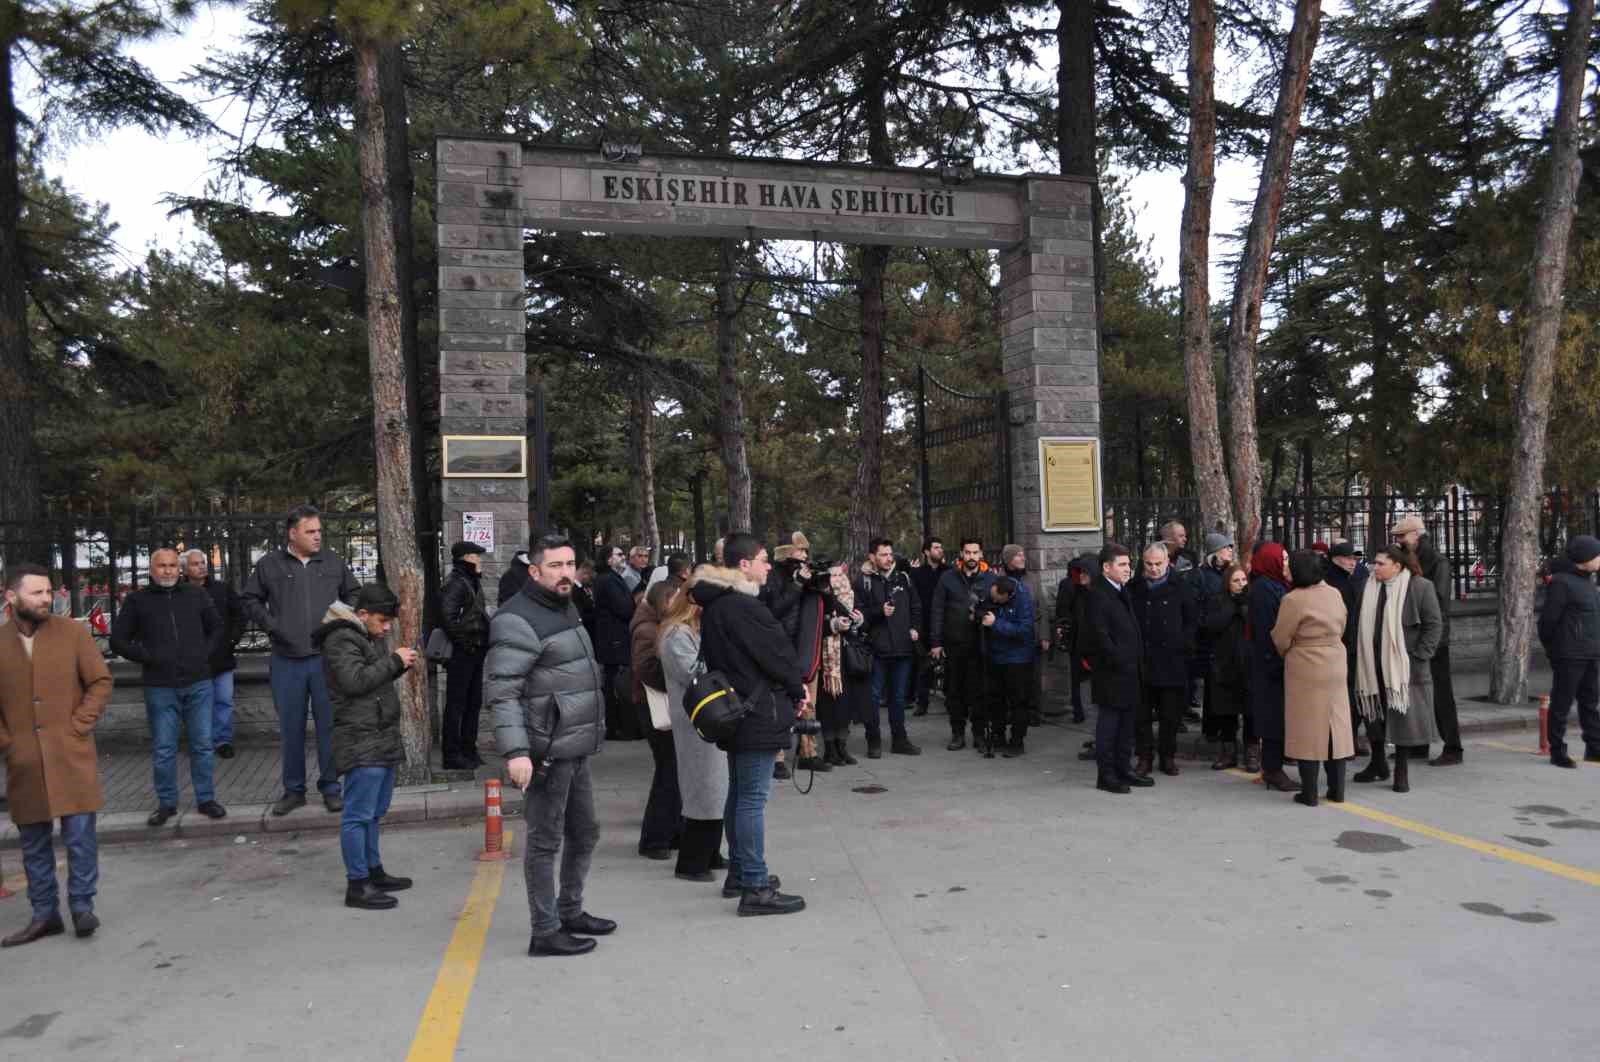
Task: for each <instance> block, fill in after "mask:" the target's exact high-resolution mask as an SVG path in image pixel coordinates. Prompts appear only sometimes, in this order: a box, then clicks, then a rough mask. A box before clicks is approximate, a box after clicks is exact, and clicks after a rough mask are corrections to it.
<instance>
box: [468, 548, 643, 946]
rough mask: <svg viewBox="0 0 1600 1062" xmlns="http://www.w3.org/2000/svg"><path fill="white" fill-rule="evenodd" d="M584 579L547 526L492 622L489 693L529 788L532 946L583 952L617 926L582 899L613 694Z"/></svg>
mask: <svg viewBox="0 0 1600 1062" xmlns="http://www.w3.org/2000/svg"><path fill="white" fill-rule="evenodd" d="M577 581H578V564H577V554H576V552H575V551H574V550H573V548H572V543H571V542H569V541H567V540H566V539H565V538H562V537H561V536H559V535H546V536H545V537H543V538H541V539H539V540H537V541H536V542H534V543H533V545H532V547H531V548H530V549H529V550H528V581H527V582H526V583H525V584H523V587H522V590H521V591H520V592H518V593H517V594H516V595H515V596H514V597H512V598H511V600H509V601H503V602H501V603H500V607H499V609H498V610H497V611H496V612H495V614H494V619H493V620H491V621H490V624H489V656H488V660H487V662H486V663H485V665H484V684H483V689H484V700H485V701H486V702H487V703H488V705H489V709H490V711H491V712H492V713H493V718H494V733H495V740H496V741H497V742H498V743H499V746H500V752H501V754H502V755H504V756H505V758H506V774H507V775H508V776H509V777H510V778H511V781H512V783H513V784H514V785H516V786H517V787H518V788H519V789H521V790H522V791H523V793H525V794H526V811H525V817H526V819H527V822H528V840H527V844H526V845H525V848H524V854H523V877H524V878H525V879H526V881H527V886H528V909H529V912H530V915H531V918H532V922H533V937H532V939H531V940H530V941H529V943H528V954H529V955H582V954H584V953H585V952H590V951H593V950H594V947H595V942H594V940H593V939H592V938H593V937H596V936H604V935H605V934H607V933H611V932H613V931H615V930H616V928H617V924H616V923H615V922H613V921H611V920H610V919H608V918H596V917H594V916H593V915H591V914H588V913H587V912H585V911H584V909H583V884H584V880H585V879H586V878H587V877H588V875H589V860H590V857H591V856H592V855H593V854H594V847H595V844H596V843H597V842H598V841H599V839H600V826H599V824H598V822H597V821H596V819H595V809H594V785H593V783H592V781H591V779H590V774H589V757H590V756H592V755H594V754H595V753H597V752H599V751H600V747H601V745H603V744H604V743H605V734H606V701H605V674H604V672H603V671H602V669H601V667H600V664H599V661H597V660H596V659H595V653H594V643H593V642H591V641H590V640H589V632H588V631H587V630H585V629H584V626H583V623H582V621H581V620H580V619H579V617H578V610H577V608H576V607H574V605H573V603H572V592H573V588H574V587H575V586H576V585H577ZM563 842H565V845H564V846H563ZM557 854H559V855H560V857H561V893H560V896H559V897H558V896H557V895H556V882H555V866H556V856H557Z"/></svg>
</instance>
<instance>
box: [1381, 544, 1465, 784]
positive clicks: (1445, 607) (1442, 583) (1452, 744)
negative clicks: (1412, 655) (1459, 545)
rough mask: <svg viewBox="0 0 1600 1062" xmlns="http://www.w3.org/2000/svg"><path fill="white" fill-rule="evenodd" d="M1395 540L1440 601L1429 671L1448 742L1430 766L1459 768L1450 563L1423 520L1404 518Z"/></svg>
mask: <svg viewBox="0 0 1600 1062" xmlns="http://www.w3.org/2000/svg"><path fill="white" fill-rule="evenodd" d="M1391 537H1392V538H1393V539H1394V541H1395V542H1398V543H1399V544H1400V545H1402V546H1404V547H1405V548H1406V549H1408V550H1410V551H1411V552H1412V554H1413V555H1415V556H1416V558H1417V564H1418V565H1420V566H1421V568H1422V577H1423V578H1424V579H1427V580H1428V581H1429V582H1430V583H1432V584H1433V590H1434V593H1435V594H1436V595H1437V596H1438V598H1439V612H1440V613H1441V614H1442V615H1443V616H1444V634H1443V635H1442V636H1441V637H1440V639H1439V651H1438V652H1436V653H1434V654H1433V659H1432V660H1431V661H1429V663H1428V667H1429V669H1430V670H1431V671H1432V672H1433V717H1434V721H1435V722H1436V723H1437V724H1438V727H1439V739H1440V740H1441V741H1443V742H1444V751H1443V752H1441V753H1439V755H1437V756H1435V757H1434V758H1433V759H1431V760H1429V761H1428V763H1429V765H1430V766H1433V767H1455V766H1458V765H1460V763H1461V723H1460V721H1459V720H1458V719H1457V718H1456V689H1455V684H1454V682H1453V681H1452V679H1451V677H1450V602H1452V601H1454V600H1455V596H1456V595H1455V590H1454V589H1453V588H1452V584H1451V581H1450V562H1449V561H1448V560H1446V559H1445V556H1444V554H1443V553H1440V552H1439V551H1438V550H1437V549H1435V548H1434V545H1433V539H1432V538H1431V537H1430V536H1429V535H1428V529H1427V526H1426V525H1424V524H1423V522H1422V517H1420V516H1402V517H1401V518H1400V519H1399V521H1397V522H1396V523H1395V525H1394V528H1393V530H1392V533H1391Z"/></svg>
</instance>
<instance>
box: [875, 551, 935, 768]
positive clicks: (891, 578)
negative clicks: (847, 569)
mask: <svg viewBox="0 0 1600 1062" xmlns="http://www.w3.org/2000/svg"><path fill="white" fill-rule="evenodd" d="M867 556H868V560H869V561H870V562H871V567H872V570H871V571H869V572H868V573H867V574H866V577H865V578H864V579H863V580H862V587H861V602H860V604H861V611H862V612H863V613H864V614H865V615H866V617H867V637H868V640H869V641H870V642H871V644H872V715H871V716H870V717H869V718H868V720H867V757H868V758H869V759H874V760H875V759H878V758H879V757H881V756H882V755H883V736H882V731H881V730H880V729H879V723H878V713H879V711H880V710H881V709H882V707H883V706H885V705H887V706H888V708H889V734H890V744H889V751H890V752H894V753H898V754H900V755H902V756H917V755H921V753H922V750H921V749H920V748H918V747H917V746H915V745H913V744H912V743H911V738H910V737H908V736H907V734H906V698H907V696H909V694H910V692H911V671H912V668H913V667H914V666H915V664H916V651H917V639H918V638H919V637H921V635H920V634H919V633H918V629H919V628H920V627H921V626H922V602H921V600H920V599H919V598H918V597H917V590H916V587H914V586H912V585H911V577H910V576H908V575H907V574H906V573H905V572H903V571H899V570H897V569H896V568H895V560H894V543H893V542H891V541H890V540H889V539H887V538H875V539H873V540H872V544H871V547H870V549H869V551H868V555H867Z"/></svg>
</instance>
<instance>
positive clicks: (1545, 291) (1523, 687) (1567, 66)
mask: <svg viewBox="0 0 1600 1062" xmlns="http://www.w3.org/2000/svg"><path fill="white" fill-rule="evenodd" d="M1593 22H1594V0H1572V2H1571V4H1570V5H1569V6H1568V8H1567V36H1566V43H1565V44H1564V45H1563V47H1562V53H1561V80H1560V83H1559V84H1558V86H1557V89H1556V92H1557V95H1556V120H1555V129H1554V137H1555V146H1554V148H1553V149H1552V150H1551V153H1550V184H1549V186H1548V187H1547V188H1546V190H1545V197H1544V206H1543V209H1542V211H1541V212H1540V215H1539V230H1538V233H1537V234H1536V235H1535V238H1534V245H1533V262H1532V268H1531V270H1530V272H1531V275H1532V282H1531V284H1530V286H1529V288H1528V296H1527V304H1526V306H1525V307H1524V310H1523V315H1524V318H1525V320H1524V321H1523V329H1522V379H1521V382H1520V384H1519V385H1518V387H1517V406H1516V409H1517V413H1516V418H1515V422H1516V433H1517V434H1516V443H1515V444H1514V447H1513V450H1512V459H1511V491H1510V496H1509V497H1508V498H1507V500H1506V524H1505V541H1504V545H1503V549H1502V556H1503V558H1504V560H1503V563H1502V565H1501V570H1500V629H1499V633H1498V636H1497V639H1496V652H1495V655H1494V661H1493V663H1492V665H1491V670H1490V673H1489V698H1490V699H1491V700H1493V701H1495V702H1497V703H1499V704H1520V703H1522V700H1523V698H1524V697H1525V696H1527V690H1528V650H1529V648H1530V647H1531V646H1532V644H1533V624H1534V616H1533V593H1534V573H1535V569H1536V568H1537V566H1538V564H1539V499H1540V495H1541V494H1542V493H1543V491H1544V462H1545V437H1546V428H1547V425H1548V422H1549V418H1550V398H1551V394H1552V392H1553V390H1554V388H1555V362H1556V340H1557V339H1558V338H1559V336H1560V332H1561V310H1562V288H1563V286H1564V285H1565V283H1566V277H1567V242H1568V239H1569V237H1570V236H1571V234H1572V221H1573V217H1574V216H1575V214H1576V213H1577V205H1576V204H1577V196H1578V179H1579V177H1580V175H1581V172H1582V169H1583V166H1582V162H1581V160H1580V159H1579V157H1578V148H1579V146H1580V144H1579V137H1578V112H1579V110H1580V107H1581V104H1582V102H1583V82H1584V75H1585V63H1586V61H1587V58H1588V46H1589V33H1590V29H1591V26H1592V24H1593Z"/></svg>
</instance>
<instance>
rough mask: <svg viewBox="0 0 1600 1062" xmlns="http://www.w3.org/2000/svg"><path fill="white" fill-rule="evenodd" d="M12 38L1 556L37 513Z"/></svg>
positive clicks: (7, 68) (3, 149) (2, 85)
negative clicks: (11, 524)
mask: <svg viewBox="0 0 1600 1062" xmlns="http://www.w3.org/2000/svg"><path fill="white" fill-rule="evenodd" d="M11 43H12V42H11V40H10V39H9V38H5V37H0V484H3V485H4V486H3V487H0V561H12V560H23V559H26V560H33V559H35V558H33V557H25V556H24V554H25V553H26V552H27V550H28V545H27V543H28V538H29V534H30V533H31V532H33V531H34V529H33V528H32V527H27V526H24V527H11V526H6V525H8V524H10V523H12V522H20V523H24V524H31V523H32V522H33V521H34V520H36V519H37V518H38V516H39V457H38V452H37V450H36V448H35V447H34V441H33V398H32V395H33V377H34V373H33V355H32V352H31V351H30V349H29V343H28V296H27V275H26V274H25V273H24V271H23V266H22V234H21V231H20V229H21V225H22V175H21V172H20V167H19V155H20V152H19V148H18V138H17V123H18V115H17V106H16V100H15V98H14V96H13V92H14V91H15V86H14V83H13V80H12V73H11V70H12V66H11V62H12V59H11ZM41 537H42V536H41Z"/></svg>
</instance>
